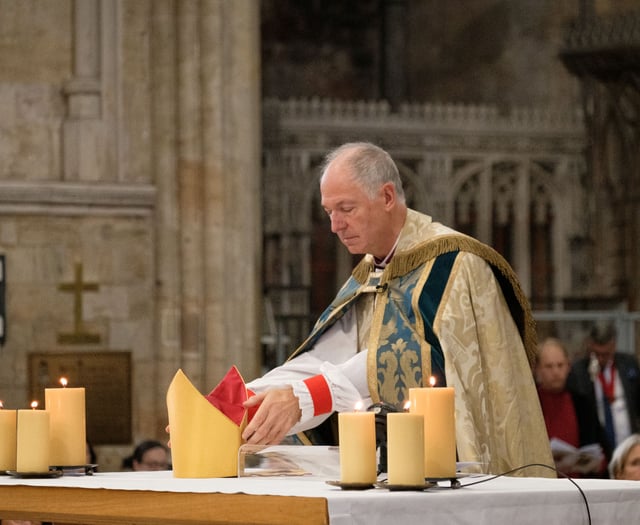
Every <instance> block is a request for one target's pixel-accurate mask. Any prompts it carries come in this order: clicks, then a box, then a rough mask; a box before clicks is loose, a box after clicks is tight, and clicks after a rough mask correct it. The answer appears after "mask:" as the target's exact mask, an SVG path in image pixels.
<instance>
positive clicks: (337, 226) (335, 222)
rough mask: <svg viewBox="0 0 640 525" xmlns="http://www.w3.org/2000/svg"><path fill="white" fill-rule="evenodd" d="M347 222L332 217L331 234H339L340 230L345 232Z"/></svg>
mask: <svg viewBox="0 0 640 525" xmlns="http://www.w3.org/2000/svg"><path fill="white" fill-rule="evenodd" d="M344 227H345V222H344V221H343V220H342V219H341V218H340V217H338V216H337V215H332V216H331V232H332V233H338V232H339V231H340V230H344Z"/></svg>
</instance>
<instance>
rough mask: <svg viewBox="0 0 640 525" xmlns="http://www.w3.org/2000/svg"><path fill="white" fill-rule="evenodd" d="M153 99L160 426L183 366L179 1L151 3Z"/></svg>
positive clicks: (160, 430)
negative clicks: (176, 19)
mask: <svg viewBox="0 0 640 525" xmlns="http://www.w3.org/2000/svg"><path fill="white" fill-rule="evenodd" d="M151 6H152V7H151V9H152V10H151V78H152V82H151V88H152V91H151V98H152V133H153V135H152V144H153V148H152V150H153V160H152V165H153V173H154V181H155V185H156V188H157V206H156V235H155V247H156V253H155V260H156V272H157V278H156V282H157V286H156V327H155V331H154V333H155V340H154V342H153V345H154V349H155V355H154V361H155V364H156V367H155V368H156V370H157V381H156V382H155V384H156V389H155V396H154V398H155V403H156V414H158V424H157V426H158V428H157V429H156V434H155V435H162V431H163V429H164V424H166V404H165V396H166V389H167V385H169V383H170V381H171V379H172V378H173V375H174V374H175V373H176V371H177V369H178V368H179V367H180V365H181V362H180V346H181V304H180V295H181V294H180V291H181V290H180V287H181V274H182V272H181V266H180V243H179V239H180V234H179V227H180V220H179V212H180V210H179V207H178V180H177V170H176V167H177V152H176V138H177V133H176V125H175V123H176V113H177V108H176V28H175V24H174V13H175V2H174V0H154V1H153V3H152V5H151Z"/></svg>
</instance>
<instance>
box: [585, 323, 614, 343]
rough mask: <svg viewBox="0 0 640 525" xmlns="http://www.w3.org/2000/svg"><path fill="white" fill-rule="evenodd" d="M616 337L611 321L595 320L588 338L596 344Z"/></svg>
mask: <svg viewBox="0 0 640 525" xmlns="http://www.w3.org/2000/svg"><path fill="white" fill-rule="evenodd" d="M615 338H616V325H615V323H614V322H613V321H610V320H606V321H602V320H601V321H596V322H595V323H594V324H593V326H592V327H591V331H590V332H589V339H591V341H593V342H594V343H595V344H597V345H603V344H605V343H608V342H610V341H612V340H613V339H615Z"/></svg>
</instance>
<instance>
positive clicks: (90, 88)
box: [63, 0, 104, 180]
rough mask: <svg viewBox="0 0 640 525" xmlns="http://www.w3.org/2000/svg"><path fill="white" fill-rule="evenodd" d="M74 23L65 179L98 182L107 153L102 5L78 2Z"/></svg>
mask: <svg viewBox="0 0 640 525" xmlns="http://www.w3.org/2000/svg"><path fill="white" fill-rule="evenodd" d="M73 5H74V11H73V14H74V21H73V29H74V34H73V64H74V68H73V78H72V79H71V80H70V81H69V82H68V83H67V85H66V86H65V94H66V96H67V118H66V120H65V122H64V124H63V177H64V179H65V180H98V179H100V175H101V169H100V167H101V166H102V164H103V158H102V157H101V156H102V155H104V150H103V148H102V147H101V146H100V144H101V133H102V126H101V123H100V117H101V102H102V100H101V84H100V49H101V46H100V9H99V8H100V2H99V1H98V0H76V1H75V2H74V4H73Z"/></svg>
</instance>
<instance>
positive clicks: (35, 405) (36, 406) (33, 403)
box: [31, 401, 38, 410]
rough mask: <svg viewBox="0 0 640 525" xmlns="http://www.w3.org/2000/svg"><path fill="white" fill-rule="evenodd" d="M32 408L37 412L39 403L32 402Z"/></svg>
mask: <svg viewBox="0 0 640 525" xmlns="http://www.w3.org/2000/svg"><path fill="white" fill-rule="evenodd" d="M31 408H32V409H33V410H35V409H36V408H38V402H37V401H31Z"/></svg>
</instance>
